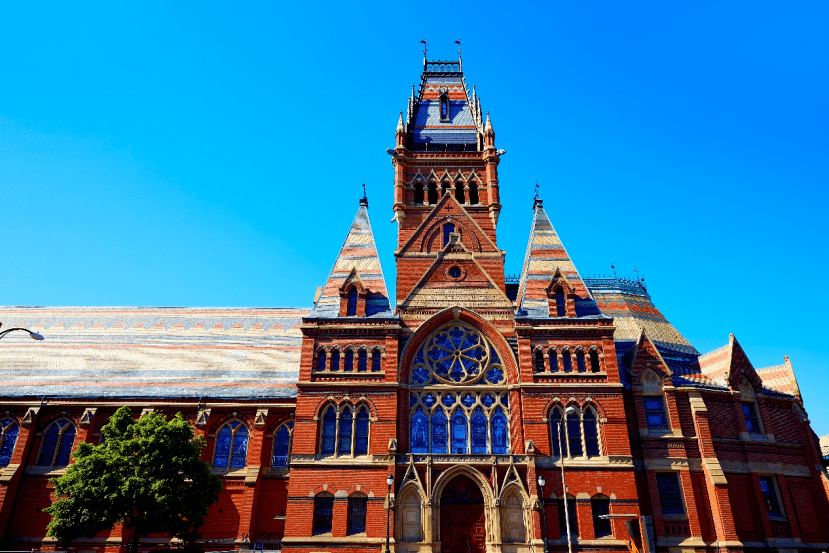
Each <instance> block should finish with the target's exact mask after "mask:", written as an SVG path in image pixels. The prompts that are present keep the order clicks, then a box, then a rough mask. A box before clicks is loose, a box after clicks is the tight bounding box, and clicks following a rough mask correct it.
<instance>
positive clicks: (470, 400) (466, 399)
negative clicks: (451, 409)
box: [461, 394, 475, 407]
mask: <svg viewBox="0 0 829 553" xmlns="http://www.w3.org/2000/svg"><path fill="white" fill-rule="evenodd" d="M461 403H463V404H464V405H465V406H467V407H472V405H473V404H474V403H475V398H474V397H473V396H472V395H471V394H466V395H465V396H463V398H462V399H461Z"/></svg>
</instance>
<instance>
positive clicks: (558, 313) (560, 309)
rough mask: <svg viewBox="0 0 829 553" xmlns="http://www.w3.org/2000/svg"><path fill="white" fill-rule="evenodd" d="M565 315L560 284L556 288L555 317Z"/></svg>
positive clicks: (562, 291)
mask: <svg viewBox="0 0 829 553" xmlns="http://www.w3.org/2000/svg"><path fill="white" fill-rule="evenodd" d="M566 315H567V311H566V307H565V303H564V290H562V288H561V286H559V287H558V288H556V317H565V316H566Z"/></svg>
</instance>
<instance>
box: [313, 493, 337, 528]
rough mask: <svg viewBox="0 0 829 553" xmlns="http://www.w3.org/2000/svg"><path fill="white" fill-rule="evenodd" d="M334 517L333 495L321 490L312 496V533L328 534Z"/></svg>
mask: <svg viewBox="0 0 829 553" xmlns="http://www.w3.org/2000/svg"><path fill="white" fill-rule="evenodd" d="M333 518H334V496H333V495H332V494H330V493H328V492H321V493H318V494H317V495H315V496H314V534H315V535H316V534H330V533H331V521H332V519H333Z"/></svg>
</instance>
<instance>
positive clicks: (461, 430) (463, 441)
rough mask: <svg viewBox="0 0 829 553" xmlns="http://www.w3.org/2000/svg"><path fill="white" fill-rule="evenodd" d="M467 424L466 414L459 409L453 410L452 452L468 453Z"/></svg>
mask: <svg viewBox="0 0 829 553" xmlns="http://www.w3.org/2000/svg"><path fill="white" fill-rule="evenodd" d="M468 435H469V426H468V425H467V421H466V415H465V414H464V412H463V411H461V410H460V409H458V410H456V411H455V414H454V415H452V453H453V454H461V455H462V454H465V453H469V449H468V447H469V436H468Z"/></svg>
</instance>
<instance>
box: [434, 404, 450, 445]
mask: <svg viewBox="0 0 829 553" xmlns="http://www.w3.org/2000/svg"><path fill="white" fill-rule="evenodd" d="M447 422H448V421H447V420H446V415H444V414H443V409H441V408H440V407H438V408H437V410H436V411H435V414H434V415H432V453H435V454H441V453H449V450H448V449H447V443H446V437H447V436H446V423H447Z"/></svg>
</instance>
